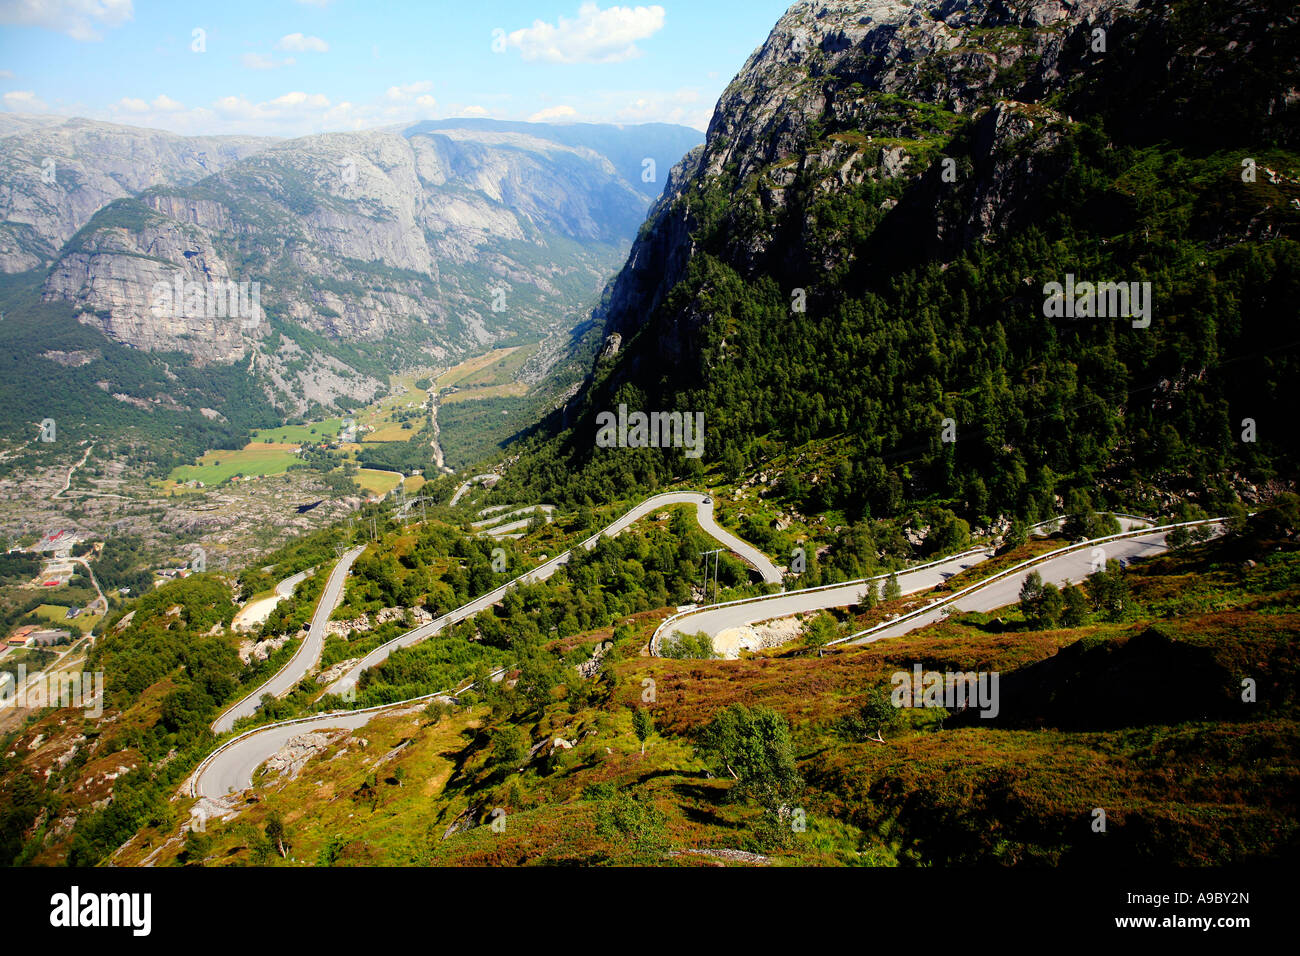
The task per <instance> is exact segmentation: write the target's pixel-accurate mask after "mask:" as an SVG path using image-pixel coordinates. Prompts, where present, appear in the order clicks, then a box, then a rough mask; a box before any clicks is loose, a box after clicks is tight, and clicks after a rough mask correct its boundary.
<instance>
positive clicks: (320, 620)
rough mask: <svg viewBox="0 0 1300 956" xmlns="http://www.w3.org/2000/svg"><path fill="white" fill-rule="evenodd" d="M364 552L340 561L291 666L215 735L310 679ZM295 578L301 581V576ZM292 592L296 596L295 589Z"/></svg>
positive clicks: (217, 723) (215, 728) (222, 720)
mask: <svg viewBox="0 0 1300 956" xmlns="http://www.w3.org/2000/svg"><path fill="white" fill-rule="evenodd" d="M364 550H365V548H364V547H360V548H353V549H352V550H351V551H349V552H348V553H347V554H345V555H343V557H342V558H340V559H339V562H338V564H336V565H334V570H332V571H331V572H330V576H329V580H328V581H326V582H325V589H324V590H323V591H322V592H321V596H320V600H319V601H317V602H316V612H315V613H314V614H313V615H312V619H311V628H310V629H309V630H308V631H307V636H306V637H305V638H303V641H302V644H300V645H299V647H298V650H297V651H296V652H295V653H294V655H293V657H291V658H290V659H289V663H287V664H285V665H284V666H283V667H282V668H280V670H279V671H277V672H276V674H275V676H274V677H272V678H271V679H270V680H269V681H267V682H266V683H265V684H263V685H262V686H261V687H259V688H257V690H255V691H253V692H252V693H251V694H249V695H248V696H247V697H245V698H244V699H243V700H241V701H239V702H238V703H237V704H234V705H233V706H232V707H230V708H229V709H228V710H227V711H226V712H225V713H223V714H222V715H221V716H220V717H218V718H217V719H216V720H214V721H213V722H212V732H213V733H215V734H224V733H226V732H227V731H228V730H230V729H231V728H232V727H234V725H235V721H236V720H238V719H239V718H240V717H249V716H251V715H252V714H253V713H255V712H256V710H257V705H258V704H259V703H261V701H262V698H263V697H265V696H266V695H267V694H270V695H271V696H272V697H280V696H282V695H284V694H287V693H288V692H289V691H291V690H292V689H293V687H294V685H295V684H297V683H298V681H300V680H302V679H303V678H304V677H306V676H307V673H308V671H310V670H311V669H312V668H313V667H314V666H316V662H317V661H318V660H320V653H321V650H322V649H323V648H324V647H325V625H326V624H328V623H329V619H330V615H331V614H333V613H334V609H335V608H336V607H338V606H339V602H340V601H341V600H342V599H343V585H344V584H345V583H346V581H347V578H348V572H349V571H350V570H351V569H352V562H354V561H356V559H357V558H358V557H360V556H361V552H363V551H364ZM304 573H305V572H304ZM294 577H297V575H295V576H294ZM299 580H301V578H299ZM290 581H293V578H286V579H285V580H284V581H281V582H280V584H281V585H285V584H288V583H289V582H290ZM293 583H294V585H296V584H297V582H296V581H294V582H293ZM276 590H277V591H278V590H279V585H277V587H276ZM289 590H290V592H291V593H292V590H293V586H292V585H291V586H290V588H289Z"/></svg>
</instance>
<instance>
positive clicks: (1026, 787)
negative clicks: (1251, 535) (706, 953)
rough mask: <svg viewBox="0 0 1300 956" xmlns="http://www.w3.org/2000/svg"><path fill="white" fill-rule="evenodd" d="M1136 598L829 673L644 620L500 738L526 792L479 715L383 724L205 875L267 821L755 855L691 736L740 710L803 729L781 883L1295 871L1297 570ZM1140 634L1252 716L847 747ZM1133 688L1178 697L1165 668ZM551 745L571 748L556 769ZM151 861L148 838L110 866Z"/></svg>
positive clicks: (247, 827)
mask: <svg viewBox="0 0 1300 956" xmlns="http://www.w3.org/2000/svg"><path fill="white" fill-rule="evenodd" d="M1132 585H1133V592H1134V596H1135V598H1136V599H1137V602H1138V609H1137V611H1136V612H1135V613H1134V614H1133V615H1131V616H1130V617H1129V618H1128V619H1126V620H1123V621H1119V622H1114V623H1092V624H1089V625H1088V626H1087V627H1084V628H1080V629H1073V630H1071V629H1062V630H1054V631H1048V632H1034V631H1027V630H1023V629H1022V626H1021V624H1020V623H1019V620H1018V614H1017V613H1016V612H1010V613H1004V614H1003V615H1002V619H1003V620H1002V622H1001V623H999V622H998V621H997V620H996V619H988V618H985V617H984V616H979V615H972V616H969V617H965V618H957V619H953V620H950V621H947V622H944V623H943V624H940V625H936V626H934V627H931V628H928V629H926V630H924V631H922V632H919V633H917V634H915V635H911V636H909V637H907V638H902V639H898V640H893V641H887V642H883V643H881V644H877V645H873V646H871V647H868V648H864V649H853V650H848V651H845V652H843V653H838V654H834V655H831V656H828V657H827V658H825V659H817V658H813V657H808V656H804V655H803V654H801V653H799V652H796V651H788V652H785V653H780V652H774V653H772V654H770V655H767V656H763V657H756V658H751V659H748V660H743V661H739V662H730V663H724V662H704V661H666V660H655V661H651V660H648V659H645V658H640V657H637V656H635V647H636V646H637V645H638V643H639V642H641V641H643V640H644V637H645V636H646V634H648V632H649V631H650V629H652V627H653V625H654V619H655V617H656V615H644V616H641V619H640V620H639V621H637V622H636V625H635V627H634V630H635V632H636V633H635V634H634V636H633V637H631V638H629V639H627V640H626V641H624V643H623V645H622V648H623V649H624V652H625V653H626V655H627V656H626V659H624V660H622V661H621V662H618V663H615V664H613V665H612V666H611V667H610V668H608V671H607V676H606V677H605V678H603V679H602V680H601V681H600V682H599V683H598V684H596V685H594V686H591V687H585V688H581V689H580V692H579V693H576V694H575V695H573V697H572V698H571V699H570V700H569V701H566V702H563V703H558V702H557V703H556V704H554V705H552V706H550V707H548V708H547V709H546V712H545V714H544V715H543V716H541V717H538V716H537V715H536V714H533V715H530V716H527V717H515V718H513V723H514V724H515V725H516V726H518V727H520V728H522V729H523V730H524V731H526V733H527V735H528V739H529V741H530V743H532V744H537V743H541V742H543V741H548V743H546V744H544V745H543V747H542V749H541V751H540V752H539V754H538V755H537V756H535V757H534V758H533V759H531V760H530V761H528V762H527V763H526V764H525V766H524V769H523V770H522V771H521V772H507V771H508V770H509V769H510V768H507V769H506V770H502V769H500V768H497V767H495V766H494V765H493V764H491V763H490V762H489V751H490V744H491V741H492V738H493V731H494V730H496V729H498V728H499V727H501V726H505V724H506V723H508V722H510V718H504V717H502V716H497V717H494V716H493V710H492V708H491V707H490V706H488V705H486V704H479V705H476V706H472V707H466V708H462V709H459V710H458V711H457V712H455V713H452V714H449V715H437V714H428V713H410V714H406V715H402V716H392V717H387V718H385V719H383V720H377V721H375V722H374V723H372V724H371V725H370V726H368V727H367V728H365V729H364V730H362V731H360V732H358V734H357V736H358V737H362V738H365V739H366V741H367V742H368V743H367V746H365V747H362V746H360V745H359V744H357V743H353V744H351V745H346V744H343V745H335V746H334V747H332V748H331V749H330V751H328V752H327V753H325V754H324V756H323V758H322V759H319V760H317V761H315V762H313V763H312V764H310V765H309V766H308V768H307V769H306V770H305V771H304V773H303V775H302V777H301V778H300V779H298V780H296V781H292V782H288V783H273V784H271V786H270V787H269V788H268V789H267V791H266V792H265V798H264V800H262V801H261V802H260V803H258V804H256V805H254V806H252V807H251V808H249V809H248V810H246V811H245V812H244V814H243V815H242V816H241V817H240V818H239V819H237V820H236V821H234V822H232V823H229V824H224V825H219V826H215V827H210V828H209V831H208V832H209V836H210V837H211V838H212V841H213V842H212V846H211V848H210V849H209V850H208V851H207V852H208V859H209V862H221V863H240V862H252V861H254V860H256V859H267V857H266V855H265V854H266V849H265V846H264V844H265V841H264V839H263V838H262V837H261V832H262V827H263V825H264V822H265V818H266V816H267V814H268V813H270V812H272V811H276V810H278V811H279V812H281V813H282V814H283V815H284V819H285V822H286V824H287V826H288V828H289V831H290V835H291V842H292V856H293V857H294V858H295V860H296V862H298V863H315V862H328V861H333V862H337V863H344V864H346V863H396V864H402V863H406V864H451V863H456V864H496V865H501V864H507V865H509V864H523V863H541V862H550V863H558V862H569V863H574V862H583V863H599V862H653V861H658V860H660V859H662V856H661V854H662V852H663V851H664V850H665V849H669V848H674V849H684V848H702V847H713V848H740V849H745V848H754V847H755V845H756V844H755V841H754V837H753V834H754V832H755V829H754V828H755V827H756V825H757V823H758V816H759V813H758V810H757V808H756V807H755V806H753V805H748V804H745V803H736V802H729V801H727V800H726V799H725V794H726V790H727V789H728V786H727V784H726V783H725V782H723V781H720V780H716V779H710V778H708V777H707V775H706V773H705V770H704V764H703V763H702V762H701V761H700V760H699V759H698V758H697V757H696V756H695V754H694V752H693V747H692V746H691V736H690V735H691V733H692V732H693V731H694V730H695V729H697V728H698V727H700V726H701V725H702V724H703V723H705V722H707V720H708V719H710V717H711V716H712V715H713V714H714V713H716V712H717V711H718V710H719V709H720V708H722V707H724V706H727V705H729V704H732V703H745V704H747V705H750V706H754V705H763V706H767V707H771V708H773V709H775V710H777V711H779V712H781V713H783V714H784V715H786V716H787V717H788V718H789V720H790V721H791V724H792V726H793V727H794V728H795V740H796V744H797V748H798V754H799V759H800V767H801V770H802V772H803V774H804V776H805V778H806V780H807V788H806V790H805V792H804V794H803V796H802V798H801V801H800V802H801V805H802V807H803V808H804V809H805V810H806V811H807V814H808V820H809V825H808V830H807V832H806V833H803V834H799V835H798V836H797V837H796V838H795V839H794V840H793V841H792V843H791V845H790V846H789V847H788V848H786V849H783V850H780V851H778V852H777V853H775V855H774V856H773V857H772V859H773V861H774V862H781V863H821V864H854V863H873V864H888V863H891V862H895V861H901V862H905V863H906V862H917V863H969V862H976V861H990V860H996V861H1000V862H1048V863H1051V862H1062V861H1065V862H1093V861H1107V862H1117V861H1126V862H1135V861H1141V860H1143V859H1148V858H1157V859H1168V860H1173V861H1176V862H1183V863H1189V864H1199V863H1217V862H1228V861H1233V860H1248V859H1259V858H1264V857H1269V856H1272V855H1279V854H1283V853H1286V852H1287V850H1288V848H1290V847H1294V843H1295V835H1296V823H1295V819H1296V809H1297V808H1296V806H1295V803H1296V799H1295V794H1296V793H1297V792H1300V787H1297V783H1300V781H1298V780H1297V775H1298V774H1297V747H1296V741H1297V739H1298V738H1297V733H1296V732H1297V729H1298V728H1297V722H1296V714H1295V701H1294V691H1293V689H1292V688H1293V687H1294V678H1295V676H1296V675H1295V673H1294V670H1295V668H1294V663H1293V662H1294V660H1295V656H1296V655H1295V650H1296V640H1297V635H1300V605H1298V601H1300V554H1297V553H1296V552H1294V551H1290V552H1285V553H1280V554H1272V555H1270V556H1268V557H1265V558H1264V559H1263V560H1261V561H1260V562H1259V564H1258V566H1257V567H1255V568H1253V569H1250V570H1242V569H1241V566H1240V565H1239V563H1238V562H1237V560H1236V557H1235V556H1233V555H1232V554H1230V553H1225V552H1216V551H1213V550H1199V551H1193V552H1186V553H1179V554H1176V555H1171V556H1169V557H1166V558H1163V559H1160V560H1157V561H1154V562H1150V563H1149V564H1147V565H1145V566H1142V567H1141V568H1140V569H1135V571H1133V572H1132ZM1153 623H1154V624H1156V625H1158V626H1159V627H1160V628H1162V629H1164V630H1165V631H1166V632H1167V633H1168V634H1170V635H1171V636H1172V637H1173V638H1174V639H1175V642H1176V644H1177V645H1178V646H1179V647H1182V648H1193V649H1194V648H1201V649H1204V650H1205V651H1206V652H1207V653H1208V654H1209V655H1210V658H1211V659H1212V661H1213V662H1214V667H1215V668H1216V669H1217V670H1216V671H1215V673H1216V674H1218V675H1219V677H1221V678H1222V680H1223V682H1224V683H1225V685H1226V686H1227V687H1228V688H1229V690H1231V688H1234V687H1235V686H1236V682H1237V679H1238V677H1239V675H1241V674H1242V673H1249V674H1250V675H1253V676H1255V677H1256V679H1257V680H1258V685H1259V693H1260V702H1259V703H1258V704H1256V705H1254V708H1253V709H1244V708H1243V709H1241V712H1239V713H1235V714H1232V715H1230V717H1229V719H1224V720H1219V721H1216V722H1209V721H1205V720H1195V719H1193V720H1185V721H1170V722H1167V723H1164V722H1160V721H1158V720H1157V721H1154V722H1149V723H1144V724H1140V725H1136V726H1119V727H1112V728H1104V727H1103V726H1101V725H1100V724H1098V726H1087V724H1088V723H1089V720H1090V719H1091V718H1090V717H1089V715H1087V714H1085V715H1083V716H1082V717H1081V718H1080V717H1079V716H1078V715H1075V717H1073V718H1071V720H1072V721H1073V722H1075V723H1078V721H1079V720H1080V719H1081V720H1082V722H1083V724H1084V725H1085V726H1083V727H1081V728H1076V729H1070V730H1066V729H1062V728H1061V727H1060V726H1052V725H1047V726H1042V727H1038V726H1026V727H1018V726H985V725H983V724H984V723H987V722H981V721H978V720H976V721H973V722H971V724H970V725H964V724H963V723H962V722H961V721H958V720H956V719H955V718H947V719H945V715H944V712H942V711H912V712H909V713H906V714H904V719H903V723H902V726H900V727H898V728H896V729H894V730H891V731H889V732H888V733H887V734H886V739H887V741H888V742H887V743H885V744H883V745H882V744H879V743H874V742H863V741H861V740H860V739H854V737H853V735H851V734H849V735H846V734H844V733H842V732H840V731H838V730H837V723H838V721H839V720H840V719H841V718H843V717H845V716H847V715H849V714H850V713H852V712H853V711H854V710H855V709H856V707H857V706H858V704H859V702H860V700H861V696H862V693H863V691H864V689H865V688H866V687H868V686H870V685H873V684H880V683H882V682H885V681H887V679H888V675H889V674H890V673H892V672H893V671H895V670H898V669H906V668H910V666H911V665H912V663H914V662H921V663H922V664H923V665H924V666H925V667H926V668H928V669H940V670H942V669H947V668H952V669H963V670H964V669H973V668H980V669H993V670H999V671H1000V672H1002V674H1003V679H1004V681H1006V680H1008V679H1009V675H1011V674H1015V673H1017V671H1020V672H1022V673H1023V672H1024V671H1023V670H1022V669H1024V668H1028V667H1030V666H1031V665H1034V664H1035V663H1036V662H1040V661H1043V660H1046V659H1049V658H1053V657H1054V655H1056V654H1057V652H1058V650H1059V649H1061V648H1064V647H1067V646H1070V645H1074V644H1076V643H1077V642H1079V641H1081V640H1084V641H1086V642H1088V644H1089V645H1095V644H1098V643H1104V644H1107V646H1113V647H1114V648H1116V649H1118V650H1120V651H1122V650H1123V648H1124V646H1125V644H1126V642H1128V641H1130V640H1131V639H1132V638H1133V637H1134V636H1135V635H1137V634H1140V633H1142V632H1143V631H1145V630H1147V629H1148V628H1149V626H1151V625H1152V624H1153ZM607 636H608V632H604V633H603V634H599V635H586V637H588V638H593V639H600V638H602V637H607ZM1142 676H1143V678H1144V679H1146V680H1149V681H1152V682H1156V683H1159V682H1168V681H1170V680H1175V681H1176V680H1178V674H1177V673H1176V672H1174V673H1171V671H1170V670H1169V669H1158V670H1153V671H1152V672H1150V673H1146V674H1144V675H1142ZM646 677H650V678H652V679H653V680H654V681H655V682H656V689H657V703H656V704H655V705H654V706H653V708H652V709H653V712H654V715H655V718H656V721H657V723H658V724H659V734H658V735H657V736H655V737H653V738H652V739H651V741H650V744H649V747H648V748H647V752H646V755H645V756H644V757H642V756H641V755H640V753H639V748H638V745H637V743H636V740H635V737H634V735H633V733H632V730H631V719H630V713H631V711H630V709H629V708H630V706H631V705H633V704H635V703H636V702H637V701H638V700H639V699H640V694H641V688H642V681H643V679H644V678H646ZM498 706H500V705H498ZM1070 722H1071V721H1065V723H1070ZM1094 722H1096V721H1094ZM997 723H999V724H1000V723H1001V722H997ZM1101 723H1104V721H1102V722H1101ZM954 724H956V725H957V726H954ZM557 736H560V737H563V738H565V739H566V740H569V741H573V742H575V746H574V748H573V749H572V750H558V751H556V752H555V754H554V755H553V756H552V755H550V754H551V749H552V748H551V745H550V744H549V741H550V740H553V739H554V738H555V737H557ZM344 737H345V738H346V735H344ZM399 746H400V749H397V748H399ZM339 750H345V751H346V753H344V754H343V755H341V756H338V757H337V759H331V758H333V757H335V756H336V755H337V754H338V753H339ZM398 768H401V771H400V773H399V772H398ZM605 782H608V783H612V784H614V785H615V786H616V787H617V788H618V789H620V790H626V791H628V792H631V793H632V794H634V795H635V797H636V799H637V800H638V801H639V802H641V803H643V804H645V805H647V806H649V805H653V806H656V807H658V808H659V809H660V810H661V811H662V812H663V813H664V814H665V815H666V828H665V842H664V844H663V846H661V847H657V848H652V849H651V848H643V849H638V848H637V846H636V845H635V843H634V842H632V841H628V840H625V839H609V838H606V837H602V836H600V835H599V834H598V833H597V830H596V822H595V821H596V818H597V812H598V801H596V800H594V799H592V798H590V794H591V791H589V790H587V788H588V787H590V786H592V785H594V784H600V783H605ZM584 793H585V794H587V795H588V796H584ZM498 806H500V807H502V808H504V809H505V810H506V814H507V816H506V826H505V829H504V831H503V832H500V833H497V832H494V831H493V830H492V828H491V827H489V826H486V825H480V826H478V827H476V828H473V829H469V830H467V831H465V832H456V833H453V834H452V835H451V836H449V837H446V838H444V834H445V833H446V831H447V830H448V828H449V827H450V826H451V825H452V824H453V823H454V822H456V821H457V820H462V821H463V820H464V819H466V818H468V819H469V820H471V821H475V822H478V823H480V824H486V823H487V822H488V818H489V814H490V813H491V811H492V809H493V808H495V807H498ZM1096 807H1103V808H1105V809H1106V811H1107V816H1108V832H1107V833H1106V834H1096V833H1093V832H1092V829H1091V826H1090V824H1091V821H1092V811H1093V809H1094V808H1096ZM467 811H468V813H467ZM162 839H163V832H162V831H145V832H144V833H143V834H142V839H141V841H139V844H140V845H136V846H133V847H132V848H131V850H130V852H129V853H128V854H127V855H126V857H124V859H123V862H127V861H129V860H130V859H133V858H138V857H139V856H142V855H143V854H144V853H145V852H147V847H148V845H157V843H158V842H159V841H160V840H162ZM142 845H143V846H144V847H145V849H141V846H142ZM259 846H260V847H261V849H259ZM179 849H180V847H179V844H178V845H176V846H175V847H173V848H172V849H171V850H169V851H167V852H165V853H164V854H163V855H162V857H163V862H166V861H169V860H172V861H174V860H175V859H176V856H177V853H178V851H179ZM272 859H273V861H275V860H278V858H272ZM671 859H672V860H673V861H674V862H677V863H680V864H684V865H692V864H696V863H700V862H706V859H705V858H701V857H694V856H690V857H672V858H671Z"/></svg>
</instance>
